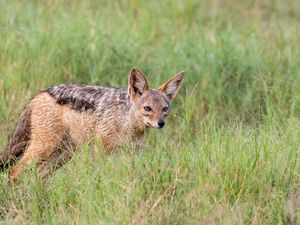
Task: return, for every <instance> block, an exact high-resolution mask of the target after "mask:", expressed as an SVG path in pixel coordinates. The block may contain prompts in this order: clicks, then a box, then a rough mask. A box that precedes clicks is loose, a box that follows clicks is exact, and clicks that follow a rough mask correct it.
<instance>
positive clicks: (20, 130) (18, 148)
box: [0, 106, 31, 170]
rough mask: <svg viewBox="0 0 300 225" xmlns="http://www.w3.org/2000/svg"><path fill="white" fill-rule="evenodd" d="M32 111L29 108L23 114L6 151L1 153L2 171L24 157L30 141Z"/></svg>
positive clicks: (0, 167) (0, 166)
mask: <svg viewBox="0 0 300 225" xmlns="http://www.w3.org/2000/svg"><path fill="white" fill-rule="evenodd" d="M30 118H31V110H30V107H29V106H27V107H26V108H25V110H24V111H23V112H22V114H21V117H20V119H19V122H18V123H17V126H16V128H15V129H14V131H13V133H12V135H11V136H10V138H9V141H8V144H7V146H6V147H5V149H4V150H3V151H2V152H0V170H3V169H5V168H6V167H8V166H11V165H14V164H15V163H16V161H17V160H18V159H19V158H20V157H21V156H22V155H23V153H24V151H25V148H26V146H27V144H28V142H29V139H30V137H29V136H30V126H31V122H30Z"/></svg>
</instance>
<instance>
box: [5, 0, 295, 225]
mask: <svg viewBox="0 0 300 225" xmlns="http://www.w3.org/2000/svg"><path fill="white" fill-rule="evenodd" d="M299 12H300V5H299V4H298V3H297V1H293V0H287V1H279V0H275V1H272V0H265V1H234V0H224V1H223V0H222V1H221V0H215V1H208V0H203V1H194V0H189V1H179V0H178V1H169V0H167V1H142V0H132V1H125V0H119V1H104V0H102V1H96V0H95V1H93V0H87V1H70V0H65V1H59V0H56V1H35V0H25V1H18V0H12V1H4V0H3V1H0V129H1V131H2V132H1V134H0V147H1V148H4V146H5V144H6V143H7V137H8V135H9V134H10V132H11V131H12V129H13V127H14V124H15V123H16V121H17V120H18V115H19V114H20V112H21V110H22V108H23V106H24V105H25V104H26V102H28V101H29V99H30V98H31V97H32V96H33V95H34V94H35V93H36V92H37V91H38V90H40V89H42V88H45V87H48V86H51V85H54V84H58V83H70V82H73V83H89V84H98V85H102V86H123V87H125V86H126V85H127V76H128V73H129V70H130V68H131V67H132V66H138V67H139V68H140V69H141V70H143V71H144V72H145V74H147V75H148V78H149V80H150V82H151V84H152V86H153V87H155V86H156V87H157V86H158V85H159V84H160V83H162V82H163V81H164V80H166V79H167V78H168V77H169V76H171V75H173V74H175V73H176V72H178V71H181V70H185V71H186V77H185V81H184V84H183V87H182V89H181V90H180V92H179V94H178V96H177V97H176V100H175V102H174V104H173V109H172V111H173V112H172V115H171V116H170V118H168V121H167V122H168V124H167V127H166V129H164V130H163V131H151V132H150V134H149V136H148V137H147V140H146V144H145V146H144V148H143V150H142V151H141V152H139V153H135V152H133V151H132V150H130V149H121V150H120V152H119V153H116V154H113V155H111V156H105V155H104V153H103V150H102V149H99V148H96V149H95V151H96V152H97V153H96V157H94V158H92V157H91V156H90V153H89V152H90V151H91V149H89V148H88V147H87V146H85V147H83V148H82V149H81V150H80V151H78V152H77V153H76V154H75V156H74V158H73V159H72V160H71V161H70V162H69V163H68V164H66V166H64V167H63V168H62V169H60V170H58V171H57V172H56V173H55V174H54V176H52V177H51V178H50V179H49V180H48V181H47V182H46V183H41V182H40V180H39V178H38V175H37V172H36V170H34V169H33V170H31V171H27V172H26V173H25V174H24V175H23V176H22V179H21V183H20V185H19V186H17V187H16V188H15V189H13V190H11V189H9V188H8V178H7V174H6V173H5V172H4V173H1V174H0V224H13V223H15V224H41V223H43V224H130V223H131V224H203V225H204V224H211V225H212V224H230V225H231V224H262V225H264V224H299V223H300V212H299V210H300V209H299V208H300V207H299V204H300V203H299V202H300V199H299V197H297V194H298V195H299V194H300V175H299V174H300V163H299V153H300V150H299V143H300V135H299V134H300V90H299V89H300V88H299V85H300V62H299V49H300V39H299V34H300V30H299V19H300V13H299ZM297 216H298V217H297Z"/></svg>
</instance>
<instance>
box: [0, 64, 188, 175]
mask: <svg viewBox="0 0 300 225" xmlns="http://www.w3.org/2000/svg"><path fill="white" fill-rule="evenodd" d="M183 77H184V72H179V73H177V74H176V75H175V76H173V77H172V78H171V79H169V80H168V81H166V82H165V83H164V84H162V85H161V86H160V87H159V88H158V89H150V87H149V83H148V80H147V78H146V76H145V75H144V74H143V73H142V72H141V71H140V70H139V69H137V68H132V69H131V71H130V74H129V78H128V88H108V87H99V86H89V85H81V84H61V85H58V86H54V87H51V88H48V89H45V90H42V91H40V92H39V93H38V94H37V95H36V96H35V97H33V98H32V100H31V101H30V102H29V103H28V105H27V106H26V107H25V109H24V111H23V112H22V114H21V118H20V120H19V122H18V124H17V126H16V128H15V130H14V132H13V134H12V136H11V138H10V139H9V142H8V144H7V146H6V148H5V150H4V151H2V152H1V153H0V167H2V168H4V167H6V166H12V165H14V167H13V168H12V169H11V170H10V175H11V176H12V177H13V178H16V177H17V175H18V174H19V173H20V172H21V170H22V168H23V167H24V166H26V165H29V164H31V163H34V162H39V163H41V162H45V161H48V162H49V161H52V163H54V164H55V165H54V166H57V167H59V166H61V165H62V164H63V163H65V162H66V161H67V160H68V159H70V158H71V156H72V154H71V153H70V151H69V150H68V149H70V145H76V146H80V145H81V144H83V143H85V142H87V141H89V140H91V139H93V138H97V139H99V140H100V142H101V143H102V145H103V147H104V149H106V150H107V151H110V150H112V149H115V148H116V147H117V146H119V145H120V144H124V143H125V144H126V143H131V142H134V141H138V140H139V139H141V138H142V137H143V134H144V133H145V132H146V131H147V129H148V128H149V127H154V128H158V129H160V128H163V127H164V125H165V118H166V117H167V116H168V114H169V112H170V103H171V101H172V100H173V99H174V97H175V95H176V94H177V92H178V90H179V88H180V86H181V84H182V81H183ZM15 164H16V165H15ZM41 165H43V163H41ZM41 168H42V166H41ZM45 168H47V167H45ZM48 169H49V168H48ZM41 171H42V173H44V174H47V169H44V170H43V169H41ZM43 171H44V172H43Z"/></svg>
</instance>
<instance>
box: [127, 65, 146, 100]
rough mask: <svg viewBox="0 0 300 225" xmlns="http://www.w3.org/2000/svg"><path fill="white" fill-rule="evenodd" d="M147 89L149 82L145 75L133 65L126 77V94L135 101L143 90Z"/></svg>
mask: <svg viewBox="0 0 300 225" xmlns="http://www.w3.org/2000/svg"><path fill="white" fill-rule="evenodd" d="M147 90H149V82H148V80H147V78H146V76H145V75H144V74H143V72H141V71H140V70H139V69H138V68H136V67H133V68H132V69H131V71H130V75H129V78H128V94H129V96H130V99H131V100H133V101H135V100H136V99H137V98H139V97H140V96H141V95H142V94H143V93H144V92H145V91H147Z"/></svg>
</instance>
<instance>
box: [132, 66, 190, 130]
mask: <svg viewBox="0 0 300 225" xmlns="http://www.w3.org/2000/svg"><path fill="white" fill-rule="evenodd" d="M183 77H184V72H183V71H182V72H179V73H177V74H176V75H175V76H173V77H172V78H170V79H169V80H168V81H166V82H165V83H163V84H162V85H161V86H160V87H159V88H157V89H151V88H150V87H149V82H148V80H147V78H146V76H145V75H144V74H143V73H142V72H141V71H140V70H139V69H137V68H132V69H131V71H130V75H129V78H128V94H129V96H130V101H131V103H132V105H133V108H134V112H135V115H136V117H137V118H139V119H140V120H141V121H142V122H143V123H144V124H145V125H146V126H149V127H154V128H158V129H161V128H163V127H164V125H165V118H166V117H167V116H168V115H169V113H170V105H171V102H172V100H173V99H174V98H175V96H176V94H177V92H178V90H179V88H180V86H181V84H182V81H183Z"/></svg>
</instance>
